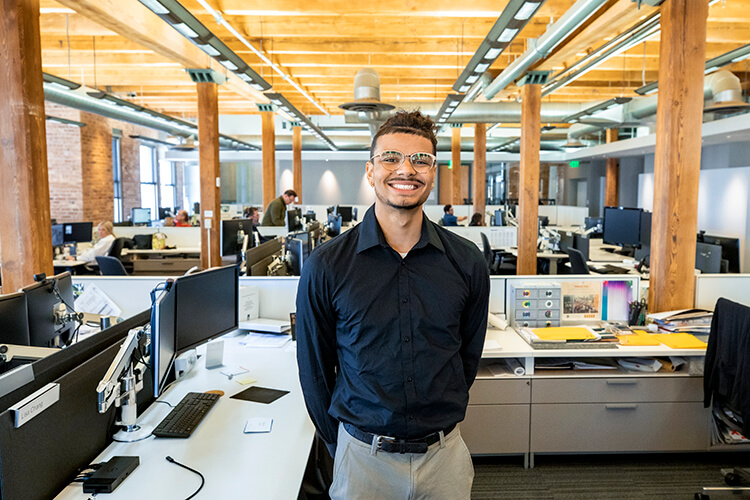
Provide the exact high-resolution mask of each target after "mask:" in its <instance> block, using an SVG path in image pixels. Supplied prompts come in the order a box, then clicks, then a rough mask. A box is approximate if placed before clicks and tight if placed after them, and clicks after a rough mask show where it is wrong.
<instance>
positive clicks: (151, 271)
mask: <svg viewBox="0 0 750 500" xmlns="http://www.w3.org/2000/svg"><path fill="white" fill-rule="evenodd" d="M200 253H201V249H200V247H180V248H171V249H166V248H165V249H163V250H153V249H148V250H135V249H124V250H123V251H122V256H123V261H124V262H132V263H133V274H136V275H141V276H144V275H150V276H169V275H175V274H177V275H179V274H184V273H185V271H187V270H189V269H190V268H192V267H194V266H200Z"/></svg>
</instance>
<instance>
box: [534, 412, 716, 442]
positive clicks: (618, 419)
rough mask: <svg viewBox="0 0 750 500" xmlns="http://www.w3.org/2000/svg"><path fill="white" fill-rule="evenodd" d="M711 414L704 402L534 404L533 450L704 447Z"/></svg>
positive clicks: (707, 439) (707, 436) (707, 438)
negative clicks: (704, 406)
mask: <svg viewBox="0 0 750 500" xmlns="http://www.w3.org/2000/svg"><path fill="white" fill-rule="evenodd" d="M709 416H710V413H709V411H708V409H705V408H703V404H702V403H610V404H539V405H532V410H531V451H532V452H540V453H544V452H550V453H552V452H560V453H562V452H605V451H695V450H706V449H707V448H708V441H709Z"/></svg>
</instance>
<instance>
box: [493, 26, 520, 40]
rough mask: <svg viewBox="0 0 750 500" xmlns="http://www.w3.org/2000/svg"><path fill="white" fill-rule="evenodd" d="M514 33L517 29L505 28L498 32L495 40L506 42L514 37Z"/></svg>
mask: <svg viewBox="0 0 750 500" xmlns="http://www.w3.org/2000/svg"><path fill="white" fill-rule="evenodd" d="M516 33H518V30H517V29H511V28H506V29H505V30H504V31H503V32H502V33H500V36H499V37H497V40H496V41H497V42H503V43H508V42H510V41H511V40H513V39H514V38H515V37H516Z"/></svg>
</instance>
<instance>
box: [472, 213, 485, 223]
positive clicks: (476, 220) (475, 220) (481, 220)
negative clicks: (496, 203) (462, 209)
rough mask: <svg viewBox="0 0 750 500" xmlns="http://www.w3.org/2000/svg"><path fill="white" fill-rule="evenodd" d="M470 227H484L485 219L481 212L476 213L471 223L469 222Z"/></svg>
mask: <svg viewBox="0 0 750 500" xmlns="http://www.w3.org/2000/svg"><path fill="white" fill-rule="evenodd" d="M469 225H470V226H484V217H482V214H480V213H479V212H476V213H475V214H474V215H472V216H471V222H469Z"/></svg>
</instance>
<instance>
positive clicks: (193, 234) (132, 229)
mask: <svg viewBox="0 0 750 500" xmlns="http://www.w3.org/2000/svg"><path fill="white" fill-rule="evenodd" d="M157 232H159V233H163V234H164V235H166V237H167V240H166V243H167V246H170V247H177V248H200V246H201V228H200V227H146V226H118V227H116V228H115V235H116V236H118V237H123V238H132V237H133V236H135V235H136V234H154V233H157Z"/></svg>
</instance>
